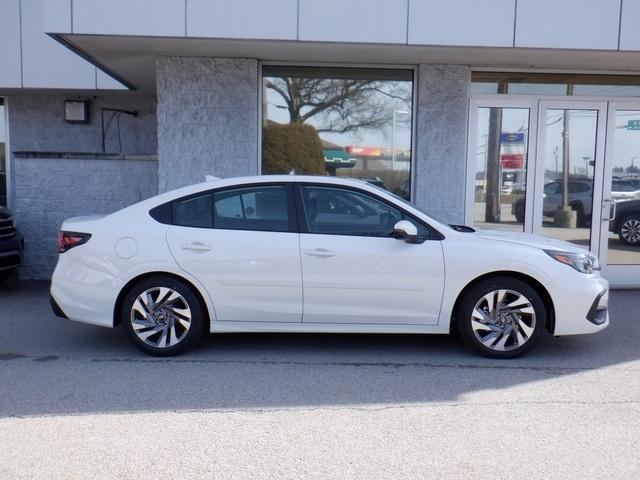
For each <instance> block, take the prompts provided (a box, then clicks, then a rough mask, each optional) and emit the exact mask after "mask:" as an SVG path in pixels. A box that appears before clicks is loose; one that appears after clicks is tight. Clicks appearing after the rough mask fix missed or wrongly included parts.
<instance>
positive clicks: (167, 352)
mask: <svg viewBox="0 0 640 480" xmlns="http://www.w3.org/2000/svg"><path fill="white" fill-rule="evenodd" d="M160 288H166V289H170V290H172V291H174V292H176V293H177V296H178V297H180V299H179V300H175V301H173V302H168V303H167V304H166V306H164V305H162V301H161V300H162V299H160V298H157V297H159V296H160V292H161V290H160ZM147 291H151V292H152V293H151V296H152V298H153V295H154V294H155V295H157V297H156V298H155V301H157V302H158V305H157V306H158V307H160V308H159V311H158V312H154V313H153V315H160V314H161V313H162V312H164V313H162V321H161V323H159V322H160V320H158V318H159V317H158V318H156V317H153V319H152V320H149V318H150V316H152V315H150V314H149V310H153V309H145V311H146V312H147V315H145V316H142V315H141V314H140V310H139V309H134V303H135V302H136V300H137V298H138V296H139V295H142V294H144V293H145V292H147ZM154 292H157V293H154ZM145 297H146V295H145ZM165 298H167V297H165ZM149 303H151V302H149ZM185 306H186V308H187V309H188V311H189V312H190V315H189V316H190V325H189V327H188V328H185V327H184V326H183V325H182V323H181V320H180V318H182V319H183V320H185V321H186V319H187V316H184V317H182V316H179V315H180V314H178V313H177V310H179V311H187V310H186V309H185V308H184V307H185ZM162 307H164V308H165V309H166V310H163V308H162ZM174 308H175V309H176V310H174ZM165 314H166V317H165ZM120 320H121V322H122V324H123V325H124V326H125V329H126V330H127V333H128V334H129V338H130V339H131V341H132V342H133V344H134V345H135V346H136V347H138V348H139V349H140V350H142V351H143V352H145V353H148V354H150V355H155V356H160V357H168V356H172V355H177V354H179V353H181V352H184V351H186V350H188V349H190V348H192V347H193V346H195V345H196V343H198V341H199V340H200V338H201V337H202V334H203V332H204V327H205V323H206V322H205V315H204V312H203V306H202V304H201V302H200V299H199V298H198V296H197V295H196V293H195V292H194V290H193V288H192V287H191V286H190V285H188V284H187V283H185V282H183V281H180V280H178V279H176V278H172V277H168V276H157V277H150V278H146V279H144V280H142V281H140V282H138V283H136V284H135V285H133V286H132V287H131V288H130V289H129V291H128V292H127V294H126V296H125V298H124V301H123V302H122V309H121V312H120ZM134 321H135V323H136V325H140V323H145V325H144V326H143V327H138V330H137V331H138V333H137V332H136V329H134ZM147 321H148V322H149V324H150V325H155V326H153V327H151V326H148V325H147V324H146V322H147ZM165 326H166V327H165ZM171 327H173V329H172V328H171ZM158 329H164V330H165V333H164V335H166V338H165V340H164V342H162V341H161V340H162V335H163V333H162V331H160V330H158ZM153 330H158V333H153V334H151V335H149V336H148V337H147V341H145V340H143V339H142V338H141V337H140V336H139V334H141V335H144V334H145V333H148V332H151V331H153ZM174 335H175V336H174ZM176 337H180V338H179V339H178V341H177V343H175V344H174V345H170V344H169V343H170V342H171V341H172V340H175V338H176ZM156 340H158V341H156ZM150 343H157V344H158V345H161V343H164V344H165V346H158V345H156V346H154V345H152V344H150Z"/></svg>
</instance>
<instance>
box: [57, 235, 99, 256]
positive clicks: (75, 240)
mask: <svg viewBox="0 0 640 480" xmlns="http://www.w3.org/2000/svg"><path fill="white" fill-rule="evenodd" d="M90 238H91V234H90V233H80V232H64V231H63V232H59V233H58V252H60V253H64V252H66V251H67V250H70V249H72V248H73V247H77V246H78V245H82V244H83V243H87V242H88V241H89V239H90Z"/></svg>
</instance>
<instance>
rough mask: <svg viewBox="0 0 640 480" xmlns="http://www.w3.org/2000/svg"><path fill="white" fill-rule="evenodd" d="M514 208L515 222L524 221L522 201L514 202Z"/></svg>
mask: <svg viewBox="0 0 640 480" xmlns="http://www.w3.org/2000/svg"><path fill="white" fill-rule="evenodd" d="M514 210H515V217H516V222H518V223H524V202H523V201H520V202H518V203H516V206H515V207H514Z"/></svg>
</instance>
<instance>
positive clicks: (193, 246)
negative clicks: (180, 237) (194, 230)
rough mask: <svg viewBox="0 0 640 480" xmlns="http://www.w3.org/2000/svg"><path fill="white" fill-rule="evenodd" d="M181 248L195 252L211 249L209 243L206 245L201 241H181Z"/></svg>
mask: <svg viewBox="0 0 640 480" xmlns="http://www.w3.org/2000/svg"><path fill="white" fill-rule="evenodd" d="M182 249H183V250H193V251H195V252H207V251H209V250H211V245H207V244H206V243H202V242H191V243H183V244H182Z"/></svg>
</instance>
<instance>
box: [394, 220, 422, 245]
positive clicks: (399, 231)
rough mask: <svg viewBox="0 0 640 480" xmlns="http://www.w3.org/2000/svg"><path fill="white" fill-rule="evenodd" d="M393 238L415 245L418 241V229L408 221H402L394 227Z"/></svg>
mask: <svg viewBox="0 0 640 480" xmlns="http://www.w3.org/2000/svg"><path fill="white" fill-rule="evenodd" d="M393 238H397V239H399V240H404V241H405V242H407V243H415V242H416V241H417V240H418V228H417V227H416V226H415V225H414V224H413V223H411V222H410V221H408V220H400V221H399V222H398V223H396V224H395V225H394V226H393Z"/></svg>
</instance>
